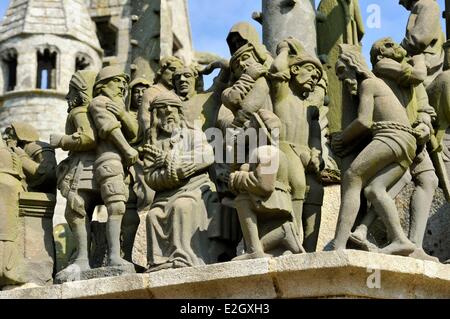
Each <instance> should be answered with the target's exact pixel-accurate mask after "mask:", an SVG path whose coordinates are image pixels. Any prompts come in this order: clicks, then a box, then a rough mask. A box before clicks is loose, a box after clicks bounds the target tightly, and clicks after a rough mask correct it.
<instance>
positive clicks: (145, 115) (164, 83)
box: [139, 56, 183, 143]
mask: <svg viewBox="0 0 450 319" xmlns="http://www.w3.org/2000/svg"><path fill="white" fill-rule="evenodd" d="M182 67H183V61H181V60H180V59H179V58H177V57H175V56H169V57H164V58H162V59H161V60H160V61H159V70H158V72H156V76H155V81H154V84H153V85H152V86H151V87H150V88H148V89H147V90H146V91H145V94H144V97H143V100H142V109H141V112H140V114H139V125H140V126H141V127H142V130H143V132H144V135H145V137H144V141H146V140H147V139H148V137H147V135H146V134H147V130H148V129H149V128H150V112H149V108H150V105H151V104H152V102H153V100H154V99H155V98H156V97H157V96H158V95H159V94H161V93H163V92H167V91H171V90H172V89H173V74H174V73H175V71H176V70H178V69H180V68H182ZM144 143H145V142H144Z"/></svg>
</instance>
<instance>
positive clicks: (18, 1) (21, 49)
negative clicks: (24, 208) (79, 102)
mask: <svg viewBox="0 0 450 319" xmlns="http://www.w3.org/2000/svg"><path fill="white" fill-rule="evenodd" d="M74 13H75V14H74ZM101 57H102V49H101V47H100V44H99V41H98V39H97V36H96V33H95V25H94V23H93V22H92V20H91V18H90V16H89V12H88V10H87V7H86V0H51V1H49V0H27V1H24V0H11V1H10V4H9V7H8V10H7V13H6V16H5V18H4V19H3V23H2V24H1V26H0V68H1V70H2V72H0V129H1V130H2V131H3V129H4V127H5V126H7V125H9V124H10V123H11V122H12V121H26V122H29V123H30V124H32V125H33V126H35V127H36V128H37V129H38V130H39V132H40V134H41V139H43V140H47V141H48V139H49V136H50V134H51V133H63V132H64V126H65V119H66V117H67V103H66V101H65V95H66V94H67V92H68V88H69V81H70V78H71V76H72V74H73V73H74V72H75V71H76V70H81V69H86V68H93V69H99V68H100V67H101Z"/></svg>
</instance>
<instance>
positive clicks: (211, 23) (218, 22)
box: [0, 0, 444, 57]
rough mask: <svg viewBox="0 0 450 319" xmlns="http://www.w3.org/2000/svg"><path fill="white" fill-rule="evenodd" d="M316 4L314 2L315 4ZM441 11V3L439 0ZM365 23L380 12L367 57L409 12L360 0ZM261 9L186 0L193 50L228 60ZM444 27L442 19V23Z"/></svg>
mask: <svg viewBox="0 0 450 319" xmlns="http://www.w3.org/2000/svg"><path fill="white" fill-rule="evenodd" d="M8 3H9V1H8V0H0V17H3V15H4V14H5V11H6V8H7V5H8ZM318 3H319V1H318V0H316V4H318ZM438 3H439V5H440V6H441V9H443V8H444V0H438ZM360 4H361V11H362V15H363V18H364V21H367V18H368V17H369V14H368V12H367V10H368V9H369V8H370V5H377V6H378V7H379V9H380V16H381V19H380V21H381V27H380V28H368V27H367V24H366V36H365V38H364V40H363V47H364V52H365V53H366V54H367V53H368V52H369V50H370V46H371V45H372V43H373V42H374V41H376V40H378V39H379V38H382V37H385V36H391V37H393V38H394V40H396V41H401V40H402V38H403V36H404V34H405V27H406V22H407V19H408V12H407V11H406V10H405V9H404V8H403V7H401V6H400V5H398V1H397V0H360ZM260 10H261V0H189V11H190V16H191V26H192V36H193V41H194V47H195V49H196V50H198V51H210V52H214V53H217V54H219V55H221V56H223V57H229V52H228V47H227V44H226V41H225V39H226V36H227V33H228V31H229V29H230V28H231V26H232V25H233V24H234V23H235V22H238V21H249V22H251V23H253V24H254V25H255V26H256V27H257V28H258V30H261V27H260V25H259V24H258V23H256V22H254V21H253V20H252V19H251V15H252V12H254V11H260ZM442 23H443V24H444V20H442Z"/></svg>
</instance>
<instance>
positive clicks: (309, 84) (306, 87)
mask: <svg viewBox="0 0 450 319" xmlns="http://www.w3.org/2000/svg"><path fill="white" fill-rule="evenodd" d="M291 73H292V75H293V79H294V84H295V86H296V89H297V90H298V91H300V92H301V93H304V92H313V91H314V88H315V87H316V85H317V83H318V82H319V79H320V71H319V70H318V69H317V67H316V66H315V65H314V64H312V63H305V64H302V65H293V66H292V67H291Z"/></svg>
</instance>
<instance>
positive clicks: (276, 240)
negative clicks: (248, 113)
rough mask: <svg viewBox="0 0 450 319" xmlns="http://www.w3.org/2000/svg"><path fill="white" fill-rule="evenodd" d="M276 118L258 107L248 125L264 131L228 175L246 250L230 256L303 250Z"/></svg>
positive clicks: (273, 254)
mask: <svg viewBox="0 0 450 319" xmlns="http://www.w3.org/2000/svg"><path fill="white" fill-rule="evenodd" d="M280 128H281V121H280V119H279V118H278V117H277V116H276V115H275V114H273V113H272V112H270V111H267V110H259V111H258V113H255V114H254V115H253V118H252V119H251V120H250V127H249V129H252V130H256V131H257V132H264V138H262V139H261V138H260V139H259V141H258V144H257V145H258V147H257V148H256V149H254V150H253V152H252V154H251V155H250V163H247V164H243V165H242V166H241V167H240V170H237V171H235V172H233V173H231V175H230V180H229V183H230V189H231V190H232V191H233V192H234V193H236V194H237V197H236V198H235V200H234V202H235V206H236V209H237V213H238V216H239V220H240V223H241V228H242V232H243V235H244V240H245V247H246V253H245V254H243V255H241V256H238V257H236V258H235V259H234V260H243V259H253V258H263V257H268V256H278V255H281V254H283V253H286V252H290V253H300V252H304V249H303V247H302V245H301V241H300V238H299V235H298V230H297V227H296V224H295V220H294V215H293V209H292V200H291V194H290V186H289V163H288V158H287V157H286V156H285V155H284V154H283V152H282V151H280V150H279V149H278V145H277V143H278V134H279V131H280Z"/></svg>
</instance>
